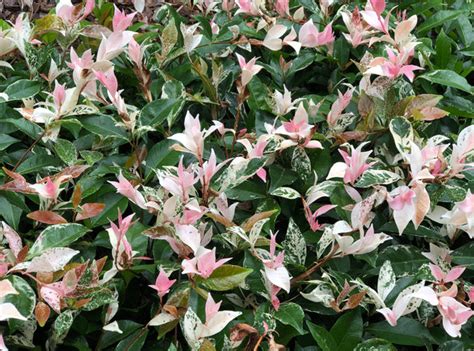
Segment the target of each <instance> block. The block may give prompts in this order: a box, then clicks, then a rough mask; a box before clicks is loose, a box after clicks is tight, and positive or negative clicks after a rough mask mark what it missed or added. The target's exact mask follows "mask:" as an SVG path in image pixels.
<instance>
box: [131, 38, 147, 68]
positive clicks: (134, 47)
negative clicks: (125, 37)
mask: <svg viewBox="0 0 474 351" xmlns="http://www.w3.org/2000/svg"><path fill="white" fill-rule="evenodd" d="M128 56H129V57H130V59H131V60H132V61H133V63H135V65H136V66H137V67H141V66H142V60H143V51H142V48H141V46H140V44H138V43H137V41H136V40H135V38H134V37H132V39H130V42H129V43H128Z"/></svg>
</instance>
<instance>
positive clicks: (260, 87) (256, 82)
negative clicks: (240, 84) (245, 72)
mask: <svg viewBox="0 0 474 351" xmlns="http://www.w3.org/2000/svg"><path fill="white" fill-rule="evenodd" d="M247 87H248V90H249V93H250V96H249V99H248V100H247V101H248V104H249V107H250V108H251V109H252V110H264V111H268V112H272V109H271V108H270V106H269V103H268V96H270V95H271V92H270V91H269V90H268V86H267V85H266V84H263V83H262V81H261V80H260V79H259V78H258V77H253V78H252V80H251V81H250V82H249V84H248V85H247Z"/></svg>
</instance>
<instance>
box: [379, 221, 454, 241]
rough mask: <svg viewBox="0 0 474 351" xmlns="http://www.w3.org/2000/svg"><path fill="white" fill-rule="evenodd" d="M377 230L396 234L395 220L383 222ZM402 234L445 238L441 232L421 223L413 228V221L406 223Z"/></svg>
mask: <svg viewBox="0 0 474 351" xmlns="http://www.w3.org/2000/svg"><path fill="white" fill-rule="evenodd" d="M379 231H380V232H389V233H396V234H398V228H397V225H396V224H395V222H388V223H385V224H384V225H382V227H381V228H380V229H379ZM403 235H411V236H418V237H422V238H430V239H436V240H440V241H445V238H444V237H443V236H442V235H441V234H439V232H438V231H436V230H433V229H430V228H428V227H425V226H423V225H420V226H418V229H415V226H414V225H413V223H409V224H408V225H407V227H406V228H405V230H404V231H403Z"/></svg>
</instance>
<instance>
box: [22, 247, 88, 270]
mask: <svg viewBox="0 0 474 351" xmlns="http://www.w3.org/2000/svg"><path fill="white" fill-rule="evenodd" d="M78 253H79V251H77V250H73V249H70V248H67V247H54V248H51V249H47V250H45V251H44V252H43V253H42V254H41V255H40V256H38V257H35V258H33V260H32V261H31V263H30V264H29V266H28V269H27V271H28V272H35V273H48V272H57V271H60V270H62V269H63V268H64V266H65V265H66V264H68V263H69V261H70V260H71V259H72V258H73V257H74V256H76V255H77V254H78Z"/></svg>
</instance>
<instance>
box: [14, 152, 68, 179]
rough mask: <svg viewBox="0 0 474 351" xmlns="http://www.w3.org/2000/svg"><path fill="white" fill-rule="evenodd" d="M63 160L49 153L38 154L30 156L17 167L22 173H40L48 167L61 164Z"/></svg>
mask: <svg viewBox="0 0 474 351" xmlns="http://www.w3.org/2000/svg"><path fill="white" fill-rule="evenodd" d="M60 165H61V162H60V161H59V159H57V158H55V157H51V156H49V155H44V154H37V155H32V156H30V157H28V158H27V159H26V160H25V161H23V163H22V164H20V166H19V167H18V168H17V170H16V171H17V172H18V173H20V174H23V175H25V174H30V173H38V172H40V171H44V169H45V168H47V167H56V166H60Z"/></svg>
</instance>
